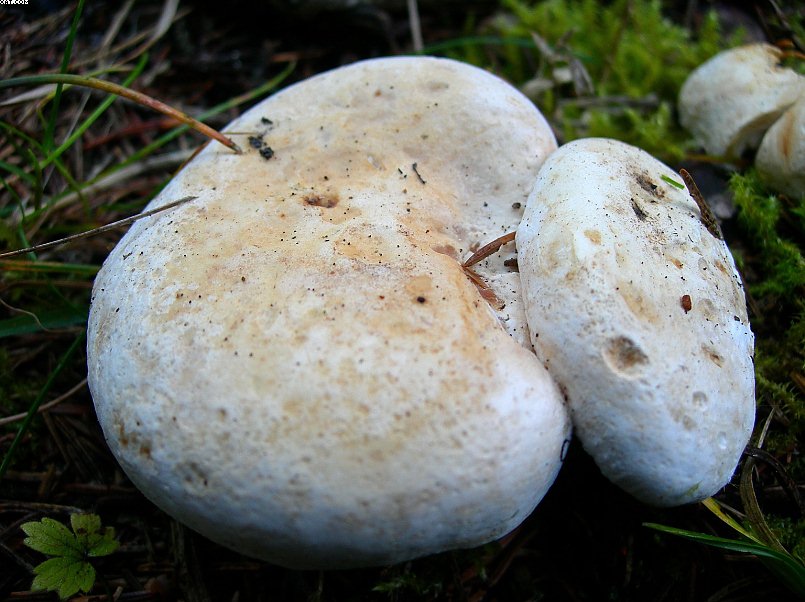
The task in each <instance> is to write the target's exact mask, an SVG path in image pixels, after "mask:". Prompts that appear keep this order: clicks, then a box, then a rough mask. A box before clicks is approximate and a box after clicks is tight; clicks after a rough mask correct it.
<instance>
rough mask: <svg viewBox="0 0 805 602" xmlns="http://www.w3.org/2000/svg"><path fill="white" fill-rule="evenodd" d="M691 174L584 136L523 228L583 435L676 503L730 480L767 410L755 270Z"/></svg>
mask: <svg viewBox="0 0 805 602" xmlns="http://www.w3.org/2000/svg"><path fill="white" fill-rule="evenodd" d="M679 179H680V178H679V176H678V175H677V174H675V173H674V172H673V171H671V170H670V169H669V168H668V167H666V166H665V165H663V164H662V163H660V162H659V161H657V160H656V159H654V158H653V157H651V156H650V155H648V154H647V153H645V152H644V151H641V150H639V149H637V148H634V147H631V146H628V145H626V144H624V143H621V142H617V141H614V140H607V139H594V138H591V139H583V140H577V141H575V142H571V143H570V144H566V145H565V146H563V147H561V148H560V149H559V150H558V151H556V152H555V153H553V154H552V155H551V156H550V157H549V158H548V160H547V161H546V162H545V164H544V165H543V167H542V169H541V170H540V172H539V176H538V177H537V181H536V185H535V187H534V191H533V193H532V195H531V197H530V198H529V200H528V205H527V209H526V213H525V215H524V217H523V221H522V223H521V224H520V226H519V228H518V229H517V248H518V260H519V265H520V275H521V277H522V280H523V297H524V302H525V306H526V313H527V316H528V323H529V326H530V328H531V336H532V340H533V342H534V347H535V349H536V352H537V355H538V356H539V357H540V359H542V360H543V361H544V362H545V365H546V366H547V368H548V370H549V372H550V373H551V375H552V376H553V377H554V378H556V380H557V382H558V383H559V385H560V386H561V387H562V389H563V390H564V391H565V392H566V394H567V398H568V403H569V405H570V408H571V415H572V419H573V424H574V428H575V432H576V434H577V435H578V437H579V438H580V439H581V441H582V443H583V445H584V447H585V449H586V450H587V451H588V452H589V453H590V454H591V455H592V456H593V458H594V459H595V460H596V462H597V463H598V465H599V467H600V468H601V471H602V472H603V473H604V475H605V476H607V477H608V478H609V479H610V480H612V481H613V482H615V483H616V484H617V485H619V486H621V487H622V488H623V489H625V490H626V491H628V492H629V493H631V494H633V495H634V496H635V497H637V498H639V499H641V500H643V501H646V502H648V503H651V504H655V505H661V506H673V505H678V504H684V503H688V502H693V501H696V500H701V499H703V498H705V497H707V496H709V495H712V494H713V493H715V492H716V491H717V490H718V489H719V488H721V487H722V486H723V485H724V484H726V483H727V482H728V481H729V479H730V477H731V476H732V474H733V471H734V470H735V467H736V465H737V463H738V460H739V458H740V455H741V453H742V451H743V449H744V446H745V445H746V443H747V441H748V439H749V435H750V434H751V430H752V425H753V420H754V373H753V366H752V356H753V342H754V339H753V336H752V332H751V330H750V328H749V322H748V319H747V313H746V305H745V301H744V293H743V290H742V287H741V281H740V277H739V275H738V273H737V271H736V269H735V265H734V263H733V260H732V257H731V255H730V252H729V250H728V249H727V246H726V245H725V243H724V241H723V240H722V239H721V238H720V235H719V230H718V228H717V225H716V224H715V222H714V221H711V220H710V219H709V218H708V216H707V214H706V212H705V214H704V215H703V214H702V213H701V211H700V208H699V207H698V206H697V203H696V202H694V199H693V198H692V197H691V195H690V193H689V191H688V190H687V189H685V188H684V187H681V184H679ZM672 182H677V183H678V185H679V186H680V187H681V189H680V188H677V187H676V186H674V185H673V183H672Z"/></svg>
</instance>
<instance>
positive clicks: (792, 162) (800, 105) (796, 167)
mask: <svg viewBox="0 0 805 602" xmlns="http://www.w3.org/2000/svg"><path fill="white" fill-rule="evenodd" d="M755 165H756V166H757V170H758V173H759V174H760V176H761V177H762V178H763V179H764V180H765V181H766V182H768V183H769V184H770V185H771V186H773V187H774V188H775V189H777V190H779V191H781V192H784V193H786V194H788V195H791V196H794V197H799V196H801V195H805V95H803V96H801V97H800V99H799V100H798V101H797V102H796V103H795V104H794V106H792V107H791V108H790V109H788V110H787V111H786V112H785V113H783V116H782V117H780V119H778V120H777V122H776V123H775V124H774V125H773V126H771V128H770V129H769V131H768V132H766V135H765V136H764V137H763V142H762V143H761V145H760V148H759V149H758V152H757V156H756V157H755Z"/></svg>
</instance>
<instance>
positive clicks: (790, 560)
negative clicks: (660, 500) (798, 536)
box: [643, 523, 805, 596]
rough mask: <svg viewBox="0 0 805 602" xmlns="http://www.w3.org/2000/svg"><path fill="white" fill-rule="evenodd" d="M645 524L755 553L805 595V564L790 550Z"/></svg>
mask: <svg viewBox="0 0 805 602" xmlns="http://www.w3.org/2000/svg"><path fill="white" fill-rule="evenodd" d="M643 526H645V527H648V528H649V529H654V530H656V531H661V532H663V533H668V534H669V535H676V536H677V537H684V538H685V539H690V540H692V541H696V542H699V543H703V544H706V545H708V546H712V547H715V548H721V549H723V550H729V551H731V552H742V553H745V554H754V555H755V556H757V557H758V558H760V560H762V561H763V564H765V565H766V567H767V568H768V569H769V570H770V571H772V572H773V573H774V574H775V575H776V576H777V577H778V578H779V579H780V580H781V581H782V582H783V583H784V584H785V585H786V587H788V588H789V589H790V590H791V591H792V592H794V593H796V594H797V595H799V596H805V565H803V564H802V563H801V562H800V561H799V560H797V559H796V558H795V557H794V556H792V555H791V554H789V553H788V552H779V551H777V550H775V549H772V548H770V547H769V546H767V545H764V544H759V543H755V542H752V541H742V540H738V539H725V538H723V537H714V536H712V535H706V534H704V533H697V532H696V531H686V530H684V529H676V528H674V527H667V526H665V525H658V524H655V523H643Z"/></svg>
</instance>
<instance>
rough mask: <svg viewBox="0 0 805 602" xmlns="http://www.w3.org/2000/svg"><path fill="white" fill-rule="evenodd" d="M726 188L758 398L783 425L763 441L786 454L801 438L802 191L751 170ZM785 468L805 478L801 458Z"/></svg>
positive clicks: (804, 429) (804, 330)
mask: <svg viewBox="0 0 805 602" xmlns="http://www.w3.org/2000/svg"><path fill="white" fill-rule="evenodd" d="M730 188H731V190H732V192H733V196H734V199H735V204H736V205H737V207H738V210H739V213H738V223H739V227H740V229H741V234H742V235H743V237H742V240H744V241H745V244H746V246H745V247H744V248H743V249H742V252H741V254H740V258H741V261H740V265H741V269H742V271H743V273H744V276H745V279H746V282H747V287H748V293H749V299H750V308H751V309H752V326H753V329H754V330H755V334H756V336H757V339H756V347H757V349H756V354H755V372H756V376H757V394H758V402H759V403H760V404H768V405H771V406H773V407H775V408H777V410H779V412H780V413H781V414H782V417H781V419H780V420H781V421H782V422H783V424H784V425H785V426H786V428H775V429H772V430H771V433H770V436H769V439H768V446H769V449H770V451H772V452H773V453H775V454H780V455H783V456H785V455H787V454H790V452H791V451H793V450H794V449H795V448H796V446H797V443H798V442H799V441H805V390H803V387H805V249H804V248H803V246H805V245H803V241H805V237H803V232H805V198H800V199H798V200H789V199H786V198H785V197H781V196H777V195H775V194H773V193H772V191H770V190H769V189H767V188H766V187H765V186H764V185H763V183H762V182H761V181H760V179H759V178H758V176H757V173H756V172H755V171H754V170H749V171H747V172H746V173H743V174H741V173H736V174H733V176H732V178H731V179H730ZM788 468H789V470H790V471H791V473H792V475H793V476H794V478H796V479H797V480H802V479H803V478H805V461H803V460H802V459H799V458H798V457H794V458H793V459H792V461H791V463H790V464H789V466H788Z"/></svg>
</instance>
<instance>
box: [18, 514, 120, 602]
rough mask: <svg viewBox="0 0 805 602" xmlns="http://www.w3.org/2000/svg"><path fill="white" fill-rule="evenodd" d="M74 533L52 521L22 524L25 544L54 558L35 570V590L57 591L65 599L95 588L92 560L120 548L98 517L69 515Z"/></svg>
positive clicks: (112, 531) (108, 528)
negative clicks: (102, 526)
mask: <svg viewBox="0 0 805 602" xmlns="http://www.w3.org/2000/svg"><path fill="white" fill-rule="evenodd" d="M70 526H71V527H72V531H71V530H70V529H68V528H67V527H66V526H65V525H63V524H62V523H60V522H59V521H57V520H53V519H52V518H43V519H42V520H41V521H39V522H29V523H25V524H23V525H22V530H23V531H25V534H26V535H27V536H28V537H26V538H25V541H24V543H25V545H26V546H28V547H29V548H31V549H34V550H36V551H37V552H42V553H43V554H47V555H48V556H51V558H48V559H47V560H45V561H44V562H42V563H41V564H39V565H37V566H36V567H35V568H34V573H35V574H36V577H34V581H33V583H32V584H31V589H32V590H35V591H36V590H39V591H41V590H46V591H53V592H58V594H59V597H60V598H62V599H65V598H69V597H70V596H72V595H73V594H76V593H78V591H79V590H80V591H82V592H84V593H86V592H89V591H90V590H91V589H92V586H93V585H95V567H93V566H92V564H91V563H90V561H89V559H90V558H97V557H99V556H108V555H109V554H111V553H112V552H114V551H115V550H117V548H118V546H119V545H120V544H119V543H118V541H117V540H116V539H115V530H114V529H113V528H112V527H104V528H103V529H102V528H101V519H100V517H99V516H98V515H96V514H72V515H70Z"/></svg>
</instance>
